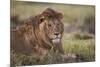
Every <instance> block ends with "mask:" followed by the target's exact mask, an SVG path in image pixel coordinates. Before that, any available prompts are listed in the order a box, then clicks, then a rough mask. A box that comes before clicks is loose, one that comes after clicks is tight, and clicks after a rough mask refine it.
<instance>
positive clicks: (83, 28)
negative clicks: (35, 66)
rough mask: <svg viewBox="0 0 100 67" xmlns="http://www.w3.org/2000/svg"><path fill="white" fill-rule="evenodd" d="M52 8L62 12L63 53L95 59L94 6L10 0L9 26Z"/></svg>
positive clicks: (87, 59) (85, 59)
mask: <svg viewBox="0 0 100 67" xmlns="http://www.w3.org/2000/svg"><path fill="white" fill-rule="evenodd" d="M46 8H52V9H54V10H56V11H58V12H61V13H62V14H63V20H62V21H63V23H64V36H63V39H62V43H63V48H64V51H65V53H75V54H79V55H81V56H83V57H84V61H95V6H93V5H74V4H57V3H39V2H23V1H15V0H11V13H10V14H11V23H10V24H11V25H10V26H11V28H13V27H16V26H17V25H18V24H20V23H21V22H20V21H22V20H24V19H26V18H28V17H30V16H35V15H37V14H40V13H42V12H43V11H44V10H45V9H46Z"/></svg>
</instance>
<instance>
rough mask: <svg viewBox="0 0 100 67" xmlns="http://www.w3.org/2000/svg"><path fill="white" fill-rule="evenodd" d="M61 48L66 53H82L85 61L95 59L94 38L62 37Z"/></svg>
mask: <svg viewBox="0 0 100 67" xmlns="http://www.w3.org/2000/svg"><path fill="white" fill-rule="evenodd" d="M63 48H64V50H65V52H66V53H75V54H79V55H82V56H83V57H84V58H85V60H86V61H94V60H95V39H94V38H93V39H82V40H81V39H77V38H67V36H64V38H63Z"/></svg>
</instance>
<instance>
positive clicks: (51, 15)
mask: <svg viewBox="0 0 100 67" xmlns="http://www.w3.org/2000/svg"><path fill="white" fill-rule="evenodd" d="M62 18H63V15H62V13H60V12H57V11H55V10H54V9H51V8H47V9H46V10H45V11H43V12H42V13H41V14H39V15H36V16H31V17H29V18H27V19H25V20H24V22H23V24H21V25H19V26H17V27H16V29H12V30H11V49H13V50H14V51H15V52H18V53H22V54H25V55H32V54H35V55H39V56H42V55H46V53H48V51H49V50H51V49H53V50H54V51H58V52H59V53H61V54H64V50H63V48H62V43H61V40H62V36H63V32H64V25H63V22H62Z"/></svg>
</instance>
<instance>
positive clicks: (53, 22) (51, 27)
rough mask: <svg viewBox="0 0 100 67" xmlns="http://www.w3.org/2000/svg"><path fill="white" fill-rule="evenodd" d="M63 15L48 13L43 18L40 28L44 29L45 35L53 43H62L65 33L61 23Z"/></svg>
mask: <svg viewBox="0 0 100 67" xmlns="http://www.w3.org/2000/svg"><path fill="white" fill-rule="evenodd" d="M61 19H62V14H61V13H53V14H52V15H51V14H50V13H48V14H47V15H46V16H44V17H42V19H41V21H42V23H41V24H40V28H41V29H42V28H44V29H43V30H44V31H45V33H44V34H45V35H46V36H47V37H48V38H49V40H50V41H52V43H54V44H57V43H60V42H61V38H62V34H63V31H64V28H63V27H64V26H63V23H62V21H61Z"/></svg>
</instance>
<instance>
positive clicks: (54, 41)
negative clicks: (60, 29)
mask: <svg viewBox="0 0 100 67" xmlns="http://www.w3.org/2000/svg"><path fill="white" fill-rule="evenodd" d="M60 41H61V38H58V37H57V38H54V39H52V42H53V43H54V44H57V43H60Z"/></svg>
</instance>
